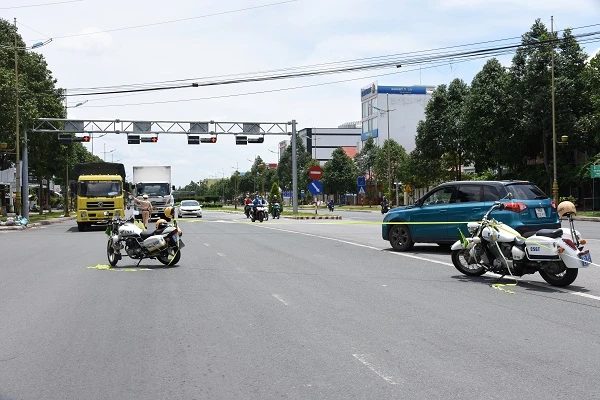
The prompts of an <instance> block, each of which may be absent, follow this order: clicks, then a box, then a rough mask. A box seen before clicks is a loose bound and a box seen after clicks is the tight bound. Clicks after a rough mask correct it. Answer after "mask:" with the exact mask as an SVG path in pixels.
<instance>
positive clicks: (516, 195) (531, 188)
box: [506, 183, 548, 200]
mask: <svg viewBox="0 0 600 400" xmlns="http://www.w3.org/2000/svg"><path fill="white" fill-rule="evenodd" d="M506 190H507V191H508V192H509V193H512V195H513V199H518V200H537V199H547V198H548V196H547V195H546V193H544V192H542V190H541V189H540V188H538V187H537V186H535V185H532V184H531V183H527V184H513V185H506Z"/></svg>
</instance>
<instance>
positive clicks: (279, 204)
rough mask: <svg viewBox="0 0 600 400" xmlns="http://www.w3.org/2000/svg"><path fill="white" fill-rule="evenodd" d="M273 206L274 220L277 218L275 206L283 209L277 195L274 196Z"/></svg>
mask: <svg viewBox="0 0 600 400" xmlns="http://www.w3.org/2000/svg"><path fill="white" fill-rule="evenodd" d="M271 204H272V207H271V213H272V214H273V218H275V204H278V207H279V208H280V209H281V203H280V202H279V199H278V198H277V195H273V198H272V199H271Z"/></svg>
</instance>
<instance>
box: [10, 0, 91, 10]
mask: <svg viewBox="0 0 600 400" xmlns="http://www.w3.org/2000/svg"><path fill="white" fill-rule="evenodd" d="M81 1H85V0H65V1H55V2H53V3H41V4H29V5H25V6H12V7H0V10H11V9H14V8H30V7H44V6H54V5H57V4H66V3H78V2H81Z"/></svg>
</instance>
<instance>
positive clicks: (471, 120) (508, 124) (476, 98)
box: [463, 58, 514, 172]
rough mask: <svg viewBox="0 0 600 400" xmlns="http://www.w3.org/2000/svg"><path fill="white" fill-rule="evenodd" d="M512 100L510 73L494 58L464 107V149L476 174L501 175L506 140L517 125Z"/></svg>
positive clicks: (476, 77) (476, 82) (475, 84)
mask: <svg viewBox="0 0 600 400" xmlns="http://www.w3.org/2000/svg"><path fill="white" fill-rule="evenodd" d="M510 96H511V91H510V90H509V75H508V72H507V71H506V69H505V68H504V67H503V66H502V65H501V64H500V62H499V61H498V60H497V59H495V58H492V59H491V60H489V61H488V62H486V63H485V65H484V66H483V69H482V70H481V71H480V72H479V73H478V74H477V75H475V78H474V79H473V82H472V83H471V89H470V90H469V94H468V96H467V98H466V100H465V107H464V115H463V118H464V135H465V139H466V140H465V141H464V142H463V148H464V150H465V152H466V153H467V154H469V158H470V159H472V160H473V162H474V163H475V169H476V171H485V170H487V169H489V168H491V169H494V170H496V171H499V172H501V170H502V166H503V165H505V162H506V158H505V157H504V154H506V151H505V149H506V139H505V138H506V134H507V132H510V130H511V128H512V126H513V124H514V120H513V119H512V118H511V116H510V107H509V105H510Z"/></svg>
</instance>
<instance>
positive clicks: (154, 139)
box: [141, 136, 158, 143]
mask: <svg viewBox="0 0 600 400" xmlns="http://www.w3.org/2000/svg"><path fill="white" fill-rule="evenodd" d="M141 141H142V142H143V143H157V142H158V136H152V137H142V138H141Z"/></svg>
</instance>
